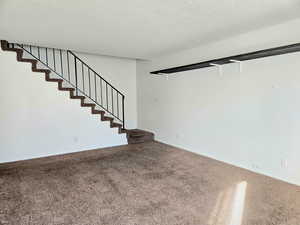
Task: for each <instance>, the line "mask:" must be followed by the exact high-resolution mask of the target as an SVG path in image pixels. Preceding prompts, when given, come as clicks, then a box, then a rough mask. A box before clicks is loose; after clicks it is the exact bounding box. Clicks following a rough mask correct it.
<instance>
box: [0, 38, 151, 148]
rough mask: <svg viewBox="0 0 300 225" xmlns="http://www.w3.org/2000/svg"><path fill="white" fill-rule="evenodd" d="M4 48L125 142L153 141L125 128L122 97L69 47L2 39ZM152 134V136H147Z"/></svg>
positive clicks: (140, 131)
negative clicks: (123, 137)
mask: <svg viewBox="0 0 300 225" xmlns="http://www.w3.org/2000/svg"><path fill="white" fill-rule="evenodd" d="M1 48H2V50H3V51H12V52H16V54H17V61H19V62H26V63H31V64H32V67H31V68H32V71H33V72H38V73H44V74H45V80H46V81H48V82H57V84H58V90H60V91H68V92H69V93H70V98H71V99H79V100H80V102H81V106H82V107H90V108H91V113H92V114H99V115H100V119H101V121H108V122H109V123H110V127H111V128H117V129H118V132H119V134H122V133H126V134H127V135H126V136H127V140H128V143H130V144H131V143H141V142H145V141H152V140H154V135H153V134H152V133H150V132H147V131H143V130H137V129H134V130H128V129H126V128H125V96H124V94H122V93H121V92H120V91H119V90H118V89H117V88H115V87H114V86H112V85H111V84H110V83H109V82H108V81H106V80H105V79H104V78H103V77H102V76H101V75H100V74H98V73H97V72H95V71H94V70H93V69H92V68H91V67H90V66H88V65H87V64H86V63H85V62H83V61H82V60H81V59H80V58H79V57H78V56H76V55H75V54H74V53H73V52H72V51H70V50H62V49H54V48H45V47H39V46H32V45H22V44H16V43H9V42H7V41H4V40H2V41H1ZM149 137H152V138H149Z"/></svg>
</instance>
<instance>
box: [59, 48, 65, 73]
mask: <svg viewBox="0 0 300 225" xmlns="http://www.w3.org/2000/svg"><path fill="white" fill-rule="evenodd" d="M59 53H60V72H61V75H62V77H64V69H63V59H62V52H61V49H60V50H59Z"/></svg>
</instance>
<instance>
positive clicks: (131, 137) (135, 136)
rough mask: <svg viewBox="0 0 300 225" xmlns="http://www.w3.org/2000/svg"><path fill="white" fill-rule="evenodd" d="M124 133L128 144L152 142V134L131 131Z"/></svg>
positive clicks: (137, 130)
mask: <svg viewBox="0 0 300 225" xmlns="http://www.w3.org/2000/svg"><path fill="white" fill-rule="evenodd" d="M126 133H127V141H128V144H137V143H143V142H148V141H154V134H153V133H151V132H148V131H144V130H140V129H133V130H127V131H126Z"/></svg>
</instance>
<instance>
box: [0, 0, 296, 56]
mask: <svg viewBox="0 0 300 225" xmlns="http://www.w3.org/2000/svg"><path fill="white" fill-rule="evenodd" d="M299 11H300V0H278V1H274V0H151V1H149V0H130V1H129V0H109V1H107V0H105V1H104V0H85V1H74V0H63V1H62V0H60V1H59V0H51V1H50V0H48V1H40V0H27V1H24V0H1V1H0V38H1V39H7V40H11V41H17V42H22V43H31V44H38V45H41V46H49V47H59V48H66V49H73V50H77V51H83V52H89V53H96V54H102V55H111V56H119V57H129V58H141V59H148V58H151V57H153V56H156V55H160V54H165V53H170V52H174V51H176V50H181V49H185V48H191V47H194V46H198V45H201V44H203V45H204V44H207V43H208V42H213V41H216V40H220V39H224V38H228V37H230V36H234V35H237V34H240V33H243V32H247V31H250V30H255V29H259V28H262V27H266V26H270V25H274V24H278V23H281V22H285V21H287V20H291V19H294V18H297V17H299V15H300V14H299Z"/></svg>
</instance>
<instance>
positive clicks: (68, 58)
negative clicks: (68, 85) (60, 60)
mask: <svg viewBox="0 0 300 225" xmlns="http://www.w3.org/2000/svg"><path fill="white" fill-rule="evenodd" d="M67 61H68V79H69V81H71V79H70V61H69V52H68V51H67Z"/></svg>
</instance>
